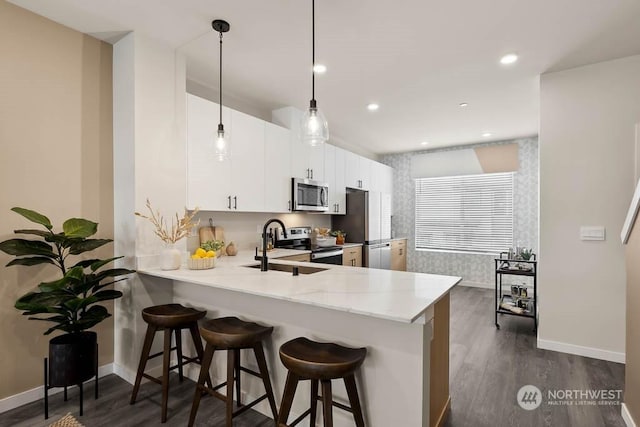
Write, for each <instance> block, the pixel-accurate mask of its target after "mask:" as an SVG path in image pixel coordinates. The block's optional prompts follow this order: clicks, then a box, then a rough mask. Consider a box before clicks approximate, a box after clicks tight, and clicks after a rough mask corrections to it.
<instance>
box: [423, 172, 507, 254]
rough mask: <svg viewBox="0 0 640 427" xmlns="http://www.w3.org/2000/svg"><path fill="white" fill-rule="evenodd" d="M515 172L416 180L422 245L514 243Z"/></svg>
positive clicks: (495, 248)
mask: <svg viewBox="0 0 640 427" xmlns="http://www.w3.org/2000/svg"><path fill="white" fill-rule="evenodd" d="M513 179H514V178H513V172H508V173H493V174H481V175H466V176H449V177H438V178H418V179H416V180H415V181H416V223H415V226H416V233H415V244H416V249H441V250H455V251H465V252H486V253H499V252H502V251H506V250H507V249H508V248H510V247H512V246H513Z"/></svg>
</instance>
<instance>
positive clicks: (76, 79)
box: [0, 0, 113, 399]
mask: <svg viewBox="0 0 640 427" xmlns="http://www.w3.org/2000/svg"><path fill="white" fill-rule="evenodd" d="M0 62H1V63H2V66H0V150H1V151H0V194H2V197H1V198H0V239H2V240H4V239H7V238H10V237H12V234H11V231H12V230H13V229H15V228H22V227H25V226H27V225H29V223H28V222H27V221H26V220H24V219H23V218H22V217H20V216H19V215H17V214H15V213H13V212H10V211H9V209H10V208H11V207H13V206H22V207H26V208H31V209H35V210H37V211H40V212H42V213H44V214H46V215H48V216H49V218H50V219H51V220H52V222H53V223H54V224H56V225H59V224H61V223H62V221H63V220H65V219H66V218H69V217H72V216H80V217H85V218H88V219H92V220H94V221H96V222H98V223H99V224H100V226H99V231H98V235H99V236H100V237H112V236H113V170H112V157H113V154H112V101H111V100H112V89H111V84H112V83H111V63H112V49H111V46H110V45H108V44H105V43H103V42H100V41H98V40H96V39H94V38H91V37H88V36H86V35H83V34H81V33H79V32H76V31H73V30H71V29H68V28H66V27H63V26H61V25H59V24H56V23H54V22H52V21H49V20H47V19H44V18H42V17H40V16H37V15H35V14H32V13H30V12H27V11H25V10H23V9H20V8H18V7H16V6H14V5H11V4H9V3H7V2H5V1H4V0H0ZM112 252H113V249H112V248H111V247H108V248H106V249H105V250H104V251H102V253H100V254H98V255H100V256H104V257H106V256H109V254H111V253H112ZM10 259H11V257H9V256H8V255H6V254H4V253H0V264H1V265H2V266H4V265H5V264H6V263H7V262H8V261H9V260H10ZM55 275H56V271H55V269H54V268H53V267H52V266H38V267H19V266H18V267H9V268H4V267H0V324H1V325H2V327H1V328H0V342H1V343H2V345H1V346H0V360H2V363H1V364H0V378H2V381H0V399H1V398H4V397H7V396H10V395H14V394H16V393H19V392H22V391H25V390H29V389H32V388H34V387H37V386H40V385H42V360H43V357H44V356H45V355H46V354H47V343H48V340H49V337H45V336H43V335H42V333H43V332H44V331H45V327H46V324H45V323H41V322H35V321H29V320H27V319H26V317H23V316H21V315H20V312H18V311H17V310H16V309H14V308H13V304H14V302H15V300H16V298H17V297H19V296H20V295H22V294H24V293H26V292H27V291H29V290H31V289H33V288H34V287H35V286H36V285H37V284H38V283H39V282H40V281H43V280H50V279H51V278H53V277H55ZM98 333H99V343H100V364H101V365H104V364H108V363H111V362H112V361H113V322H112V321H106V322H104V323H103V324H102V325H101V326H100V327H99V329H98Z"/></svg>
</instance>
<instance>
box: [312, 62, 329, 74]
mask: <svg viewBox="0 0 640 427" xmlns="http://www.w3.org/2000/svg"><path fill="white" fill-rule="evenodd" d="M326 71H327V66H326V65H322V64H316V65H314V66H313V72H314V73H316V74H323V73H324V72H326Z"/></svg>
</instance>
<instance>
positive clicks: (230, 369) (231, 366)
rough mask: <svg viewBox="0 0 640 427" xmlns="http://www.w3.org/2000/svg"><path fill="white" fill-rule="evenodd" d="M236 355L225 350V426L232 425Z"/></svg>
mask: <svg viewBox="0 0 640 427" xmlns="http://www.w3.org/2000/svg"><path fill="white" fill-rule="evenodd" d="M235 362H236V356H235V354H234V352H233V350H232V349H228V350H227V399H226V404H227V422H226V427H233V419H232V418H233V374H234V372H235Z"/></svg>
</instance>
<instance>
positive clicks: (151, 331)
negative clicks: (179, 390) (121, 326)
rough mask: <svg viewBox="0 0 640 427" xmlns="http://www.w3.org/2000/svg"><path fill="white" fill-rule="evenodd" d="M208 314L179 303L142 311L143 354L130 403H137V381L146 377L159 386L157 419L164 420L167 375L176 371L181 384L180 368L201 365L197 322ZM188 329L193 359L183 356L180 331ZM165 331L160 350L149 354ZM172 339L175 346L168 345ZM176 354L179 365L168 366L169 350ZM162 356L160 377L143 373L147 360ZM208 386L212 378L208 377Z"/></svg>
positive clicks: (167, 392)
mask: <svg viewBox="0 0 640 427" xmlns="http://www.w3.org/2000/svg"><path fill="white" fill-rule="evenodd" d="M206 315H207V312H206V311H202V310H196V309H195V308H190V307H184V306H182V305H180V304H164V305H156V306H153V307H146V308H145V309H143V310H142V318H143V319H144V321H145V322H147V333H146V335H145V338H144V344H143V345H142V353H141V354H140V363H139V364H138V372H137V374H136V381H135V383H134V385H133V392H132V393H131V400H130V401H129V403H130V404H134V403H135V402H136V397H137V396H138V391H139V390H140V382H141V381H142V378H143V377H144V378H146V379H148V380H150V381H153V382H155V383H157V384H160V385H161V386H162V404H161V406H162V412H161V416H160V420H161V422H163V423H164V422H166V421H167V403H168V398H169V397H168V396H169V372H170V371H172V370H173V369H176V368H177V369H178V375H179V378H180V381H183V379H184V374H183V366H184V365H186V364H188V363H201V362H202V357H203V355H204V349H203V347H202V339H201V338H200V332H199V331H198V320H200V319H202V318H204V316H206ZM183 329H188V330H189V332H190V333H191V338H192V339H193V344H194V346H195V348H196V353H197V355H196V357H187V356H183V355H182V330H183ZM159 331H164V346H163V350H162V351H161V352H159V353H156V354H149V353H151V346H152V344H153V338H154V337H155V334H156V332H159ZM172 335H173V336H175V342H176V345H175V347H172V346H171V337H172ZM172 350H175V351H176V353H177V360H178V363H177V364H176V365H175V366H169V365H170V361H171V351H172ZM158 356H163V358H162V377H161V378H155V377H152V376H151V375H148V374H146V373H145V368H146V366H147V362H148V361H149V359H153V358H154V357H158ZM207 380H208V381H209V384H211V379H210V378H209V377H207Z"/></svg>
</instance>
